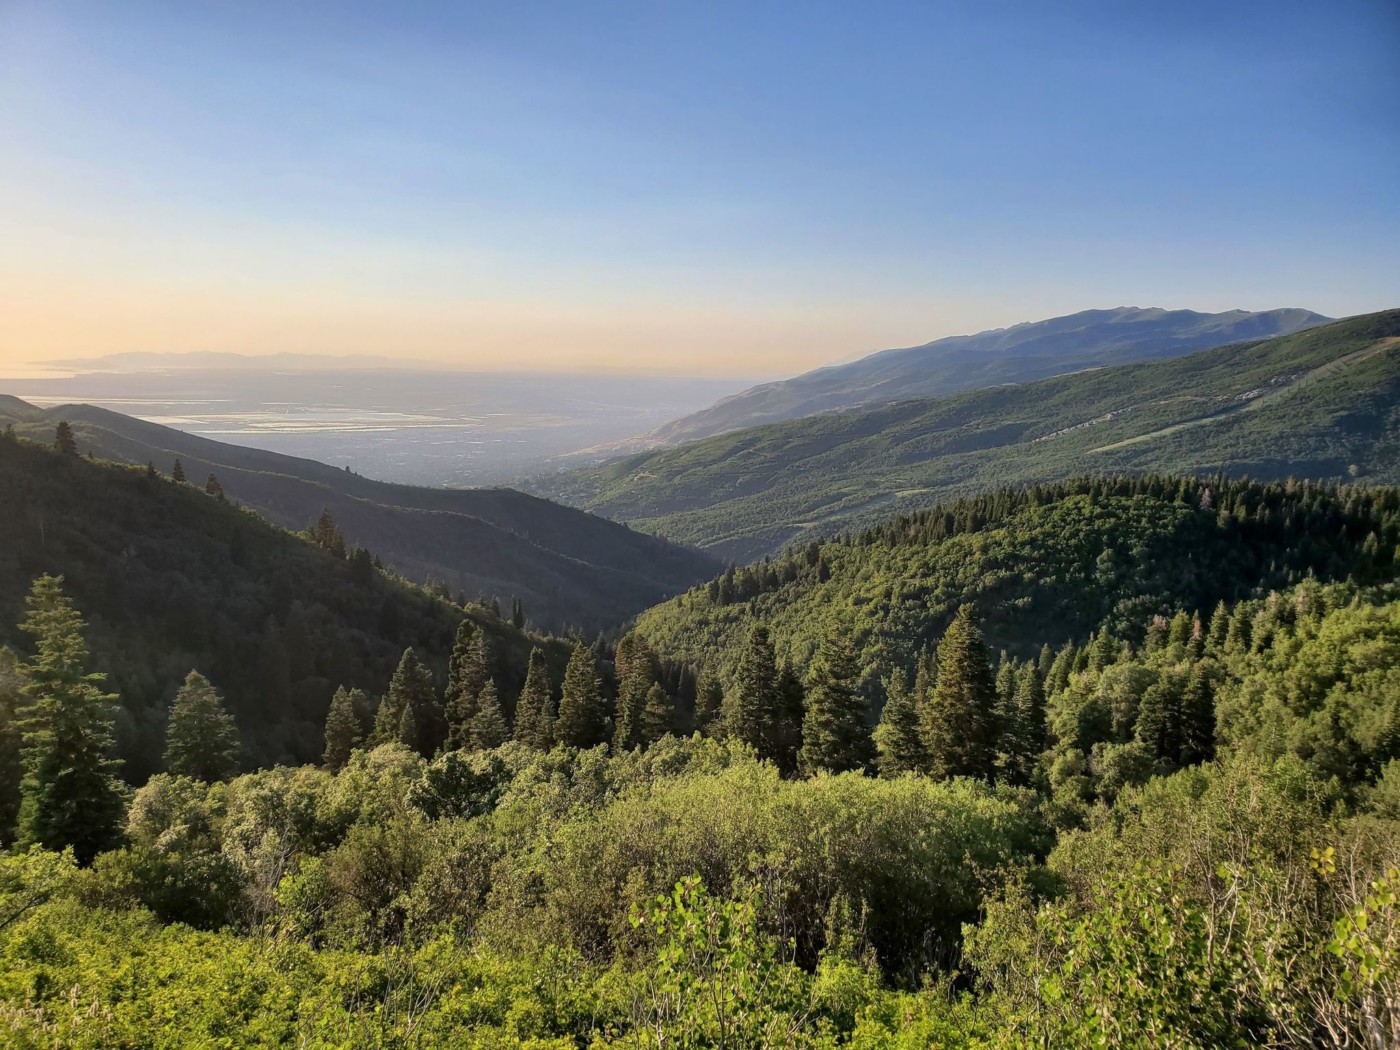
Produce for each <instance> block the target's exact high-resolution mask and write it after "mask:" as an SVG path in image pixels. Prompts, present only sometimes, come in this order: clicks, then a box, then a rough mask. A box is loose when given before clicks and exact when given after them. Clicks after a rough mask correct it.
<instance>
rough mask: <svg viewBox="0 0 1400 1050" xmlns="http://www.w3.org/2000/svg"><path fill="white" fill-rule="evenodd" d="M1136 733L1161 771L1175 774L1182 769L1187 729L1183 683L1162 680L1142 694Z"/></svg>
mask: <svg viewBox="0 0 1400 1050" xmlns="http://www.w3.org/2000/svg"><path fill="white" fill-rule="evenodd" d="M1135 733H1136V735H1137V738H1138V740H1140V741H1141V742H1142V744H1143V746H1145V747H1146V748H1147V750H1148V753H1149V754H1151V755H1152V757H1153V758H1155V759H1156V760H1157V763H1158V766H1159V768H1161V769H1164V770H1171V769H1175V768H1176V767H1177V766H1178V765H1180V763H1181V751H1182V746H1183V744H1184V743H1185V726H1184V724H1183V718H1182V706H1181V683H1180V682H1178V681H1176V680H1175V679H1174V677H1170V676H1163V677H1162V678H1159V679H1158V680H1157V681H1156V682H1154V683H1152V685H1150V686H1148V687H1147V690H1146V691H1145V692H1144V693H1143V694H1142V700H1141V701H1140V702H1139V703H1138V716H1137V725H1136V727H1135Z"/></svg>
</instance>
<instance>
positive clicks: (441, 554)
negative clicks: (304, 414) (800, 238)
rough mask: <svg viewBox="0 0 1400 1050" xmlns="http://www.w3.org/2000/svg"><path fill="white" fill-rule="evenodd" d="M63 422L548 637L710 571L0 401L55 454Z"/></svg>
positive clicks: (619, 536)
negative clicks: (498, 604)
mask: <svg viewBox="0 0 1400 1050" xmlns="http://www.w3.org/2000/svg"><path fill="white" fill-rule="evenodd" d="M60 419H67V420H69V421H70V422H71V423H72V425H73V428H74V431H75V433H76V435H77V440H78V446H79V448H80V449H81V450H82V451H84V452H86V451H88V450H89V449H91V450H92V451H93V452H95V453H96V455H98V456H99V457H102V458H106V459H112V460H116V461H118V462H124V463H133V464H140V465H144V464H145V463H147V462H148V461H150V462H153V463H154V464H155V465H156V467H157V468H158V469H159V470H161V471H162V472H165V473H168V472H169V471H170V469H171V466H172V464H173V461H174V459H175V458H176V457H177V456H178V457H180V458H181V460H182V462H183V464H184V468H185V474H186V477H188V478H189V479H190V480H191V481H192V482H194V483H196V484H200V485H202V484H203V482H204V479H205V478H206V477H207V476H208V475H209V474H211V473H212V474H215V475H217V476H218V478H219V481H220V483H221V484H222V485H223V487H224V490H225V492H226V493H227V494H228V495H229V497H230V498H231V499H234V500H237V501H238V502H240V503H246V504H248V505H249V506H252V507H253V508H255V509H256V510H257V511H258V512H259V513H261V514H262V515H263V516H264V517H266V518H267V519H268V520H270V521H272V522H273V523H275V524H277V525H281V526H283V527H284V528H291V529H304V528H306V527H307V526H308V525H310V524H311V522H313V521H314V520H315V519H316V517H317V516H318V515H319V514H320V513H321V511H322V510H323V509H327V510H329V511H330V513H331V516H332V517H334V518H335V520H336V523H337V524H338V525H339V526H340V527H341V530H342V531H343V532H344V533H345V535H346V539H347V540H348V541H349V542H350V543H353V544H359V545H361V546H364V547H367V548H369V549H370V550H371V551H373V552H374V553H375V554H376V555H378V556H379V557H380V558H381V559H382V560H383V561H384V562H385V563H386V564H388V565H392V566H393V567H394V568H395V569H397V570H398V571H400V572H401V573H403V574H404V575H405V576H408V577H409V578H410V579H413V580H417V581H423V580H427V579H429V578H434V579H438V580H442V581H444V582H445V583H446V584H447V585H448V586H449V587H450V588H451V589H452V590H453V591H454V592H459V591H460V592H465V593H466V594H468V595H471V596H475V595H477V594H483V593H484V594H495V595H499V596H501V598H502V599H509V598H511V597H519V598H521V599H522V600H523V602H524V604H525V609H526V613H527V615H529V616H530V617H531V618H532V619H533V620H535V621H537V622H539V623H541V624H543V625H545V626H547V627H551V628H555V629H557V628H559V627H561V626H562V625H564V624H565V623H572V624H576V625H578V626H581V627H583V628H586V629H588V630H590V631H595V630H599V629H601V628H604V627H607V626H610V625H612V624H613V623H616V622H617V621H619V620H622V619H625V618H626V617H628V616H631V615H633V614H635V613H636V612H638V611H640V610H641V609H643V608H645V607H647V606H648V605H651V604H652V603H654V602H657V601H659V600H661V599H662V598H664V597H666V596H668V595H670V594H674V593H676V592H678V591H680V590H684V589H685V588H686V587H688V586H690V585H691V584H693V583H695V582H696V581H697V580H701V579H704V578H705V577H707V576H709V575H711V574H712V573H713V572H714V570H715V565H714V564H713V563H712V562H711V561H710V559H709V558H707V557H706V556H704V555H701V554H698V553H697V552H695V551H691V550H685V549H682V548H679V547H676V546H675V545H673V544H670V543H667V542H665V541H663V540H659V539H657V538H655V537H652V536H647V535H644V534H642V533H638V532H634V531H632V530H630V529H628V528H626V527H624V526H621V525H618V524H616V523H615V522H610V521H606V520H604V519H602V518H598V517H595V516H592V515H589V514H585V513H582V512H581V511H578V510H575V509H573V508H570V507H562V506H559V505H558V504H554V503H550V502H548V501H546V500H541V499H538V498H537V497H534V496H528V495H526V494H524V493H521V492H516V491H513V490H511V489H431V488H423V487H418V486H411V485H391V484H388V483H385V482H381V481H372V480H370V479H368V478H362V477H359V476H358V475H355V474H351V473H349V472H347V471H344V470H337V469H335V468H334V467H329V466H327V465H325V464H323V463H317V462H315V461H313V460H306V459H299V458H296V457H292V456H284V455H280V454H278V453H274V452H265V451H262V450H260V449H250V448H243V447H241V446H237V445H229V444H226V443H224V442H219V441H211V440H209V439H208V438H202V437H199V436H197V435H193V434H185V433H183V432H181V431H178V430H173V429H171V428H169V427H162V426H158V425H156V424H153V423H146V422H144V421H142V420H138V419H133V418H131V417H129V416H123V415H120V414H119V413H115V412H109V411H107V410H105V409H101V408H94V407H93V406H90V405H67V406H62V407H59V408H52V409H45V410H40V409H36V408H34V406H32V405H28V404H26V403H25V402H22V401H19V400H18V399H14V398H5V397H0V424H4V423H5V422H8V421H13V422H14V423H15V425H16V430H17V432H18V433H20V434H21V435H23V436H26V437H31V438H33V439H35V440H37V441H41V442H48V441H51V440H52V439H53V429H54V427H55V426H56V425H57V423H58V421H59V420H60Z"/></svg>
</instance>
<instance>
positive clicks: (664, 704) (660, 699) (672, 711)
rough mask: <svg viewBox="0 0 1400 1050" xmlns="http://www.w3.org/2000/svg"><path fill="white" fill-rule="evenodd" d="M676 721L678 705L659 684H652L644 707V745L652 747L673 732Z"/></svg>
mask: <svg viewBox="0 0 1400 1050" xmlns="http://www.w3.org/2000/svg"><path fill="white" fill-rule="evenodd" d="M675 720H676V705H675V704H674V703H672V702H671V698H670V697H669V696H667V695H666V690H664V689H662V688H661V684H660V683H659V682H654V683H652V687H651V688H650V689H648V690H647V699H646V703H645V704H644V705H643V707H642V744H643V745H644V746H646V747H650V746H651V745H652V744H654V743H656V742H657V741H658V740H660V739H661V738H662V737H663V736H665V735H666V734H667V733H670V732H673V731H674V729H675Z"/></svg>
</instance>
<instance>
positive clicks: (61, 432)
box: [53, 419, 78, 456]
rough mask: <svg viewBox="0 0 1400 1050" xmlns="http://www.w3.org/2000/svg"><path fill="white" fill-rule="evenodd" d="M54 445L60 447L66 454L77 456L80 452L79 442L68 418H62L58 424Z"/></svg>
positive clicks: (60, 450) (59, 449)
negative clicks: (74, 435)
mask: <svg viewBox="0 0 1400 1050" xmlns="http://www.w3.org/2000/svg"><path fill="white" fill-rule="evenodd" d="M53 447H54V448H56V449H58V451H59V452H61V453H62V454H63V455H65V456H76V455H77V454H78V442H77V441H76V440H75V439H74V437H73V427H72V425H71V424H70V423H69V422H68V420H66V419H65V420H62V421H61V422H60V423H59V424H58V432H57V433H56V434H55V435H54V442H53Z"/></svg>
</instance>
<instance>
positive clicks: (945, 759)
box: [920, 605, 996, 780]
mask: <svg viewBox="0 0 1400 1050" xmlns="http://www.w3.org/2000/svg"><path fill="white" fill-rule="evenodd" d="M920 728H921V730H922V732H923V738H924V746H925V747H927V748H928V752H929V768H930V771H931V772H932V774H933V775H934V776H935V777H938V778H940V779H941V778H944V777H954V776H969V777H979V778H981V779H983V780H990V779H991V778H992V774H993V772H994V769H995V761H996V683H995V682H994V681H993V680H992V668H991V665H990V664H989V663H988V662H987V647H986V645H985V644H984V643H983V641H982V629H981V627H980V625H979V624H978V622H977V619H976V617H975V616H974V614H973V612H972V606H970V605H964V606H962V607H961V608H960V609H959V610H958V614H957V616H956V617H954V618H953V622H952V624H951V625H949V627H948V632H947V633H946V634H945V635H944V636H943V640H942V641H941V642H939V644H938V682H937V684H936V685H935V686H934V687H933V692H932V693H931V694H930V696H929V700H928V703H927V704H926V705H925V708H924V711H923V719H922V725H921V727H920Z"/></svg>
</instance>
